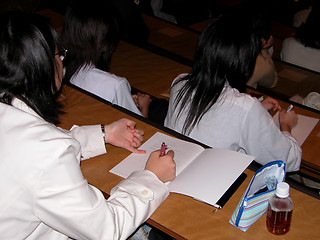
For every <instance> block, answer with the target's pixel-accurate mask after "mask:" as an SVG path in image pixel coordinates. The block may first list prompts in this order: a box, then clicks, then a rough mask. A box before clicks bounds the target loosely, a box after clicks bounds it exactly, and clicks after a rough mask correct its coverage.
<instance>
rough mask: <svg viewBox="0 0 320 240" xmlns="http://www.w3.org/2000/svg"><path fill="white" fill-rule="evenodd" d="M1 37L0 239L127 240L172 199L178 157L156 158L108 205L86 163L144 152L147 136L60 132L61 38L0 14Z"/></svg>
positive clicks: (90, 129) (124, 131)
mask: <svg viewBox="0 0 320 240" xmlns="http://www.w3.org/2000/svg"><path fill="white" fill-rule="evenodd" d="M0 33H1V34H0V41H1V44H0V62H1V64H0V125H1V128H0V152H1V161H0V180H1V181H0V193H1V194H0V204H1V211H0V222H1V224H0V238H1V239H46V240H47V239H48V240H49V239H69V238H72V239H91V240H94V239H99V240H100V239H127V237H128V236H129V235H130V234H131V233H132V232H133V231H134V230H135V229H136V228H137V227H138V226H139V225H140V224H141V223H143V222H144V221H145V220H146V219H147V218H148V217H149V216H150V215H151V214H152V213H153V212H154V210H155V209H156V208H157V207H158V206H159V205H160V204H161V203H162V202H163V201H164V200H165V198H166V197H167V196H168V194H169V191H168V188H167V186H166V185H165V184H164V182H167V181H170V180H173V179H174V177H175V163H174V161H173V159H172V157H173V152H172V151H171V152H168V154H167V155H165V156H164V157H159V153H160V151H155V152H153V153H151V155H150V157H149V159H148V162H147V164H146V167H145V170H142V171H138V172H135V173H133V174H132V175H131V176H129V177H128V178H127V179H126V180H124V181H122V182H120V183H119V184H118V185H117V186H115V187H114V188H113V190H112V191H111V196H110V198H109V199H108V200H105V199H104V196H103V195H102V193H101V192H100V191H99V190H98V189H97V188H95V187H93V186H91V185H89V184H88V182H87V181H86V179H84V177H83V175H82V172H81V169H80V160H84V159H87V158H90V157H93V156H96V155H99V154H103V153H105V152H106V150H105V143H107V144H113V145H115V146H118V147H123V148H125V149H128V150H130V151H132V152H136V153H144V151H142V150H138V149H136V147H139V146H140V145H141V141H142V138H143V137H142V135H143V131H142V130H139V129H135V123H134V122H133V121H131V120H128V119H121V120H119V121H116V122H113V123H111V124H109V125H103V127H101V126H100V125H92V126H83V127H79V126H73V128H72V129H71V131H67V130H63V129H60V128H57V127H56V126H55V125H54V123H56V122H57V121H58V120H59V115H60V110H59V109H60V108H61V105H60V103H58V102H57V100H56V99H57V98H58V96H59V94H60V90H59V89H61V80H62V62H61V60H60V58H63V57H64V56H65V55H64V54H65V51H63V50H61V48H60V44H59V41H58V36H57V33H56V32H54V30H53V29H52V28H51V27H50V26H49V25H48V24H47V23H46V21H45V19H43V18H42V17H39V16H36V15H28V14H22V13H5V14H2V15H0ZM103 129H104V130H105V132H104V133H105V134H104V136H103Z"/></svg>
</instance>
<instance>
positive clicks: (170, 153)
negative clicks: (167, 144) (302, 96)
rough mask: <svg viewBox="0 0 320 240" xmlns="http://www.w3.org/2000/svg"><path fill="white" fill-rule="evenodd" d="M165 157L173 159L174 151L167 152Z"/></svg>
mask: <svg viewBox="0 0 320 240" xmlns="http://www.w3.org/2000/svg"><path fill="white" fill-rule="evenodd" d="M166 155H168V156H170V157H172V158H173V157H174V151H172V150H169V151H168V152H167V154H166Z"/></svg>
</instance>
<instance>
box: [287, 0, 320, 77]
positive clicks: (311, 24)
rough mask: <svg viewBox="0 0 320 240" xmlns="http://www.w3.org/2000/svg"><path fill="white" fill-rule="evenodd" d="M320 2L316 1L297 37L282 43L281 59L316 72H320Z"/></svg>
mask: <svg viewBox="0 0 320 240" xmlns="http://www.w3.org/2000/svg"><path fill="white" fill-rule="evenodd" d="M319 27H320V2H318V1H315V2H314V3H313V5H312V10H311V12H310V14H309V16H308V18H307V20H306V22H305V23H303V24H301V26H300V27H299V28H298V29H297V32H296V36H295V37H289V38H286V39H285V40H284V41H283V43H282V49H281V59H282V60H283V61H285V62H288V63H291V64H295V65H297V66H300V67H304V68H307V69H310V70H313V71H316V72H320V33H319V31H318V29H319Z"/></svg>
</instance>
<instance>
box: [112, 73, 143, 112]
mask: <svg viewBox="0 0 320 240" xmlns="http://www.w3.org/2000/svg"><path fill="white" fill-rule="evenodd" d="M115 99H116V104H117V105H119V106H122V107H124V108H126V109H128V110H130V111H132V112H134V113H136V114H138V115H140V116H143V115H142V113H141V112H140V110H139V109H138V107H137V106H136V104H135V103H134V101H133V98H132V95H131V87H130V84H129V82H128V81H127V80H126V79H123V81H122V82H121V84H120V85H119V86H117V88H115Z"/></svg>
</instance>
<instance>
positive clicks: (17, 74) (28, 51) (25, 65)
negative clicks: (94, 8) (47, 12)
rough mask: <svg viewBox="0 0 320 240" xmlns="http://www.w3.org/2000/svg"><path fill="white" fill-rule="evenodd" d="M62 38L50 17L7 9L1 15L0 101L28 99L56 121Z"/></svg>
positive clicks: (39, 112)
mask: <svg viewBox="0 0 320 240" xmlns="http://www.w3.org/2000/svg"><path fill="white" fill-rule="evenodd" d="M59 46H60V43H59V38H58V35H57V33H56V32H55V30H54V29H53V28H52V27H51V26H50V25H49V23H48V21H47V19H45V18H43V17H40V16H38V15H34V14H27V13H18V12H6V13H2V14H1V15H0V101H1V102H3V103H6V104H11V103H12V100H13V99H14V98H18V99H20V100H22V101H23V102H25V103H26V104H27V105H28V106H29V107H31V108H32V109H33V110H34V111H35V112H37V113H38V114H39V115H40V116H41V117H42V118H44V119H45V120H46V121H48V122H51V123H57V122H58V120H59V115H60V113H61V112H60V110H59V109H60V107H61V105H60V104H59V103H58V102H57V97H58V96H59V94H60V89H57V86H56V82H55V73H56V72H57V63H56V61H55V51H56V49H57V48H59Z"/></svg>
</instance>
